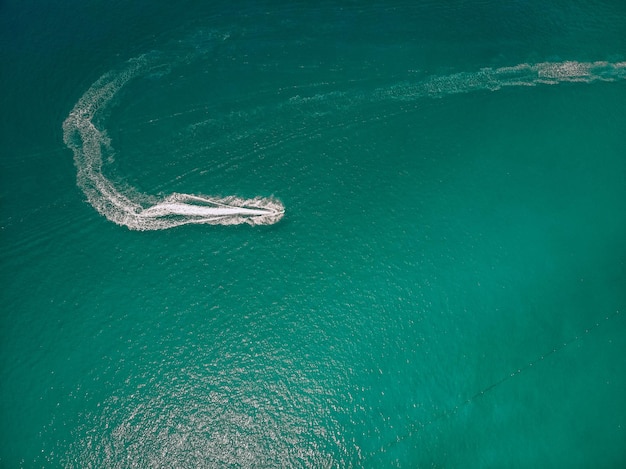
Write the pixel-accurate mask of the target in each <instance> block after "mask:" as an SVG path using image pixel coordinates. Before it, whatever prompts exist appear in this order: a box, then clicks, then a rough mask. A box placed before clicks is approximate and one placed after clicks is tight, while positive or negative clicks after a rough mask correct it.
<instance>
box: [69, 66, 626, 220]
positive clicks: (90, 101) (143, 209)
mask: <svg viewBox="0 0 626 469" xmlns="http://www.w3.org/2000/svg"><path fill="white" fill-rule="evenodd" d="M150 63H151V60H150V58H149V57H148V56H142V57H139V58H137V59H133V60H130V61H129V62H128V63H127V65H126V68H124V69H123V70H121V71H117V72H110V73H107V74H105V75H104V76H102V77H101V78H100V79H99V80H98V81H96V82H95V83H94V84H93V85H92V86H91V88H89V90H87V92H86V93H85V94H84V95H83V96H82V97H81V98H80V99H79V100H78V102H77V103H76V105H75V106H74V109H72V111H71V112H70V114H69V116H68V117H67V119H66V120H65V122H64V123H63V131H64V133H63V140H64V142H65V144H66V145H67V146H68V147H69V148H70V149H71V150H72V151H73V152H74V162H75V164H76V167H77V170H78V174H77V183H78V186H79V187H80V188H81V189H82V190H83V192H84V193H85V195H86V196H87V200H88V201H89V203H90V204H91V205H92V206H93V207H94V208H95V209H96V210H97V211H98V212H100V213H101V214H102V215H104V216H105V217H106V218H107V219H109V220H111V221H112V222H114V223H117V224H119V225H123V226H126V227H128V228H130V229H133V230H162V229H166V228H172V227H175V226H180V225H186V224H211V225H235V224H242V223H247V224H250V225H269V224H273V223H276V222H278V221H279V220H280V219H281V218H282V217H283V215H284V212H285V209H284V207H283V205H282V204H281V203H280V202H279V201H278V200H276V199H273V198H261V197H257V198H254V199H248V200H245V199H240V198H238V197H223V198H217V197H204V196H197V195H190V194H178V193H174V194H171V195H169V196H167V197H165V198H164V199H163V200H160V201H157V202H155V201H154V200H151V199H150V197H149V196H147V195H143V194H135V193H132V192H131V191H126V193H124V192H122V191H121V190H120V189H118V188H116V187H115V186H114V185H113V183H112V182H111V181H109V180H108V179H107V178H106V177H105V176H104V175H103V173H102V165H103V155H102V153H103V150H106V151H109V152H110V151H112V148H111V146H110V142H109V139H108V137H107V136H106V132H105V131H104V130H102V129H99V128H98V127H96V125H95V124H94V121H95V120H96V119H95V118H96V117H97V116H98V115H99V114H101V113H102V112H103V111H104V110H106V108H107V106H108V105H109V104H110V103H111V101H112V99H113V98H114V97H115V95H116V93H117V92H118V91H119V90H121V89H122V88H123V87H124V86H125V85H126V84H127V83H128V82H129V81H130V80H131V79H132V78H133V77H135V76H137V75H138V74H141V73H146V72H150V70H151V68H154V66H152V67H151V65H150ZM624 79H626V62H617V63H610V62H574V61H566V62H542V63H537V64H520V65H516V66H513V67H501V68H483V69H481V70H479V71H478V72H462V73H455V74H451V75H446V76H435V77H431V78H428V79H426V80H424V81H422V82H419V83H403V84H399V85H395V86H392V87H389V88H384V89H378V90H375V91H374V92H373V94H371V95H369V96H363V95H361V96H360V98H358V99H356V101H359V100H362V101H363V102H366V101H371V100H374V101H381V100H389V99H391V100H396V99H397V100H415V99H423V98H438V97H444V96H448V95H455V94H460V93H470V92H473V91H485V90H489V91H496V90H499V89H502V88H505V87H518V86H537V85H556V84H560V83H593V82H597V81H602V82H614V81H618V80H624ZM353 103H354V101H353Z"/></svg>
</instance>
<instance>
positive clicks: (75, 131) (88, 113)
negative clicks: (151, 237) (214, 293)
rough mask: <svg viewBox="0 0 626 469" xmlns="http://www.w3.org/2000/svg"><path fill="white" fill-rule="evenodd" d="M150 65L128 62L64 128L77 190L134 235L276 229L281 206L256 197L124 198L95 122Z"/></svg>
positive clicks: (91, 93) (83, 101)
mask: <svg viewBox="0 0 626 469" xmlns="http://www.w3.org/2000/svg"><path fill="white" fill-rule="evenodd" d="M146 69H149V63H148V59H147V58H145V57H139V58H137V59H133V60H131V61H129V62H128V66H127V68H126V69H125V70H123V71H121V72H109V73H107V74H105V75H104V76H102V77H101V78H100V79H99V80H98V81H96V82H95V83H94V84H93V85H92V86H91V88H89V90H87V92H86V93H85V94H84V95H83V96H82V97H81V98H80V99H79V100H78V102H77V103H76V105H75V106H74V109H72V111H71V112H70V114H69V116H68V117H67V119H65V122H63V141H64V142H65V144H66V145H67V146H68V147H69V148H70V149H71V150H72V151H73V152H74V163H75V165H76V168H77V169H78V174H77V184H78V186H79V187H80V188H81V189H82V190H83V192H84V193H85V195H86V196H87V200H88V201H89V203H90V204H91V205H92V206H93V207H94V208H95V209H96V210H97V211H98V212H99V213H100V214H102V215H104V216H105V217H106V218H107V219H108V220H110V221H112V222H114V223H117V224H118V225H123V226H126V227H128V228H130V229H131V230H141V231H146V230H163V229H167V228H173V227H175V226H180V225H188V224H208V225H238V224H242V223H247V224H249V225H271V224H273V223H276V222H278V221H279V220H280V219H281V218H282V217H283V215H284V213H285V208H284V206H283V205H282V204H281V203H280V201H278V200H276V199H273V198H262V197H256V198H254V199H242V198H239V197H234V196H231V197H204V196H200V195H190V194H178V193H173V194H171V195H169V196H167V197H165V198H164V199H163V200H161V201H159V202H157V203H152V204H150V203H149V202H148V199H149V197H148V196H145V195H141V194H139V195H137V194H131V193H130V191H129V193H126V194H125V193H123V192H121V191H120V189H118V188H116V187H115V186H114V185H113V183H112V182H111V181H109V180H108V179H107V178H106V177H105V176H104V174H103V173H102V165H103V159H102V153H103V149H108V150H111V148H110V142H109V139H108V137H107V136H106V132H105V131H104V130H101V129H99V128H97V127H96V125H95V124H94V118H95V117H96V116H97V115H98V113H99V112H101V111H103V110H104V109H106V107H107V105H108V104H109V103H110V102H111V100H112V99H113V98H114V96H115V95H116V93H117V92H118V91H119V90H120V89H122V88H123V87H124V85H126V83H128V82H129V81H130V80H131V79H132V78H133V77H134V76H136V75H137V74H138V73H140V72H141V71H142V70H146Z"/></svg>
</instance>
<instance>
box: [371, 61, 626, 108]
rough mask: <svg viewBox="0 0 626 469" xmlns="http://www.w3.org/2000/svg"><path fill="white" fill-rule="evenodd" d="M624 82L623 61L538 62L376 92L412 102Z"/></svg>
mask: <svg viewBox="0 0 626 469" xmlns="http://www.w3.org/2000/svg"><path fill="white" fill-rule="evenodd" d="M624 79H626V62H617V63H611V62H575V61H565V62H541V63H537V64H526V63H524V64H519V65H515V66H512V67H501V68H483V69H480V70H479V71H477V72H461V73H455V74H452V75H445V76H434V77H431V78H429V79H427V80H425V81H423V82H421V83H415V84H414V83H408V84H407V83H404V84H401V85H397V86H394V87H392V88H388V89H380V90H378V91H377V93H376V95H377V96H378V97H379V98H382V97H388V98H392V99H401V100H414V99H420V98H427V97H431V98H436V97H443V96H447V95H453V94H459V93H470V92H473V91H497V90H500V89H502V88H504V87H516V86H537V85H558V84H561V83H593V82H597V81H604V82H612V81H618V80H624Z"/></svg>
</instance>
